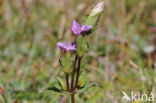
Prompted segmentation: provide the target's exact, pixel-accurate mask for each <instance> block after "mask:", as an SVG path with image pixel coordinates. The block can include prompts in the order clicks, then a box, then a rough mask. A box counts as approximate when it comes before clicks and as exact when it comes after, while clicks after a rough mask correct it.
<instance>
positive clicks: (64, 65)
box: [60, 53, 71, 74]
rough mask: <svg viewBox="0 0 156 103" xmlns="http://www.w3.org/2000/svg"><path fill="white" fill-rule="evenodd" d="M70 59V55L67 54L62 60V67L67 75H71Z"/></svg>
mask: <svg viewBox="0 0 156 103" xmlns="http://www.w3.org/2000/svg"><path fill="white" fill-rule="evenodd" d="M70 58H71V56H70V54H69V53H65V55H64V56H63V57H62V58H61V60H60V64H61V67H62V69H63V71H64V72H65V73H66V74H69V73H70V72H71V59H70Z"/></svg>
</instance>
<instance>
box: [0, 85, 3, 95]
mask: <svg viewBox="0 0 156 103" xmlns="http://www.w3.org/2000/svg"><path fill="white" fill-rule="evenodd" d="M0 93H1V94H2V95H3V94H4V92H3V89H2V88H1V87H0Z"/></svg>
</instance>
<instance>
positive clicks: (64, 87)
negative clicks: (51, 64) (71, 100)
mask: <svg viewBox="0 0 156 103" xmlns="http://www.w3.org/2000/svg"><path fill="white" fill-rule="evenodd" d="M57 79H58V81H59V83H60V85H61V87H62V89H63V90H67V87H66V84H65V82H64V81H63V80H62V79H61V78H60V77H58V78H57Z"/></svg>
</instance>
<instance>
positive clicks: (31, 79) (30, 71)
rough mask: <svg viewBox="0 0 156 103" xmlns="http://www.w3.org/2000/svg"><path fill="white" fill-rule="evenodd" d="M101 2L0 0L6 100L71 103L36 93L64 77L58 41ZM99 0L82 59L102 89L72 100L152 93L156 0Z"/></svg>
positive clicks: (87, 102) (109, 100)
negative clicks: (99, 11) (100, 10)
mask: <svg viewBox="0 0 156 103" xmlns="http://www.w3.org/2000/svg"><path fill="white" fill-rule="evenodd" d="M99 1H100V0H0V86H1V87H2V88H3V89H4V91H5V92H6V94H7V97H8V99H9V101H10V102H9V103H69V101H68V98H69V97H68V96H65V95H63V94H57V93H53V92H45V93H44V94H42V95H41V94H40V92H41V91H42V90H43V88H44V87H45V86H46V85H47V84H48V83H49V82H52V81H54V80H56V77H57V76H58V75H60V76H63V73H62V71H61V69H60V67H59V62H58V61H59V57H60V50H59V48H57V47H56V43H57V42H58V41H65V40H67V41H71V40H73V39H74V35H73V34H72V32H71V30H70V27H71V23H72V20H73V19H76V20H78V21H80V22H81V21H82V18H83V16H84V15H87V14H88V13H89V12H90V11H91V9H92V8H93V7H94V6H95V5H96V3H98V2H99ZM103 1H104V3H105V8H104V12H103V14H102V16H101V18H100V22H99V24H98V29H97V30H96V31H95V32H94V33H92V34H91V35H90V36H88V42H89V44H90V51H89V52H88V54H87V55H85V57H84V59H83V62H82V68H83V69H85V70H86V71H87V73H88V77H87V78H88V80H89V81H97V82H98V83H99V84H100V87H93V88H90V89H88V90H87V91H86V92H85V93H81V94H79V95H76V102H77V103H121V102H122V101H121V97H122V96H123V94H122V91H125V92H127V93H130V91H134V92H136V93H137V92H140V93H144V92H146V93H151V92H154V93H156V78H155V75H156V49H155V48H156V1H155V0H103ZM155 96H156V94H155ZM153 103H154V102H153Z"/></svg>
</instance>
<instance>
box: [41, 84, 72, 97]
mask: <svg viewBox="0 0 156 103" xmlns="http://www.w3.org/2000/svg"><path fill="white" fill-rule="evenodd" d="M46 90H48V91H53V92H56V93H65V94H70V92H67V91H65V90H63V89H62V87H61V85H60V83H59V82H58V81H54V82H52V83H49V85H48V86H47V88H46V89H45V90H44V91H46Z"/></svg>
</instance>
